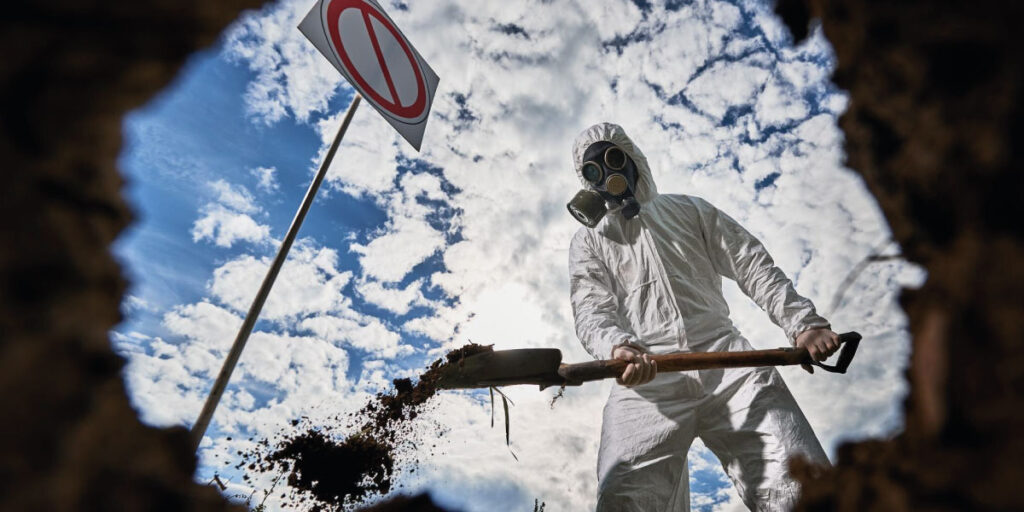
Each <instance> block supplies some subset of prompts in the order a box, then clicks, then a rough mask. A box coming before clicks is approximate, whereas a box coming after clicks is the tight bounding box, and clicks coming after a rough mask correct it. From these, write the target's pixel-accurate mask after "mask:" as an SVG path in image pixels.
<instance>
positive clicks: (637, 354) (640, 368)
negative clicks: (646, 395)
mask: <svg viewBox="0 0 1024 512" xmlns="http://www.w3.org/2000/svg"><path fill="white" fill-rule="evenodd" d="M612 359H622V360H623V361H626V362H628V363H630V364H628V365H626V371H624V372H622V376H621V377H619V378H617V379H615V381H616V382H618V383H619V384H621V385H623V386H626V387H633V386H639V385H641V384H647V383H648V382H650V381H651V380H652V379H654V376H655V375H657V373H658V363H657V361H654V360H652V359H651V357H650V356H648V355H647V354H644V353H642V352H641V351H640V350H638V349H636V348H634V347H631V346H629V345H619V346H617V347H615V348H614V349H612Z"/></svg>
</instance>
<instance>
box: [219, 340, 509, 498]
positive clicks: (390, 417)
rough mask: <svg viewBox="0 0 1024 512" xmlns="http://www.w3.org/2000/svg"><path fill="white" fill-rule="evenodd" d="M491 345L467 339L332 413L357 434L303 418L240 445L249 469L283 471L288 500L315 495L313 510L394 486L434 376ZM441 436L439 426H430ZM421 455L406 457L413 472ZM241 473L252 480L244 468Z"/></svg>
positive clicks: (431, 392)
mask: <svg viewBox="0 0 1024 512" xmlns="http://www.w3.org/2000/svg"><path fill="white" fill-rule="evenodd" d="M491 350H492V349H491V346H489V345H487V346H485V345H477V344H475V343H470V344H468V345H465V346H463V347H461V348H458V349H456V350H453V351H451V352H449V353H448V354H446V355H445V356H444V357H442V358H441V359H438V360H436V361H434V362H433V363H431V365H430V366H429V367H428V369H427V371H426V372H424V373H423V374H422V375H420V377H419V380H418V381H417V382H416V383H415V384H413V382H412V380H411V379H395V380H394V381H393V385H394V390H393V391H392V392H390V393H383V392H381V393H378V394H377V395H376V396H375V397H373V398H372V399H371V400H370V401H369V403H367V404H366V405H365V406H363V407H362V408H361V409H359V411H358V412H356V413H354V414H352V415H349V416H348V417H345V418H341V417H339V418H336V419H338V420H339V421H338V423H339V424H341V423H344V426H346V427H353V426H355V427H356V429H355V430H354V433H351V434H349V435H348V436H341V435H339V434H337V433H335V431H334V429H332V427H331V426H318V425H313V424H311V422H310V421H309V420H308V419H306V418H303V419H302V420H294V421H292V426H293V427H296V428H297V431H288V432H283V433H281V434H280V439H279V440H278V441H276V442H274V443H271V442H270V441H267V440H264V441H261V442H260V443H258V444H257V449H255V450H252V451H249V452H243V453H242V454H241V455H242V457H243V461H242V462H241V463H240V464H239V465H238V467H239V468H241V467H243V466H245V467H247V469H248V470H249V471H250V472H259V473H268V472H282V473H286V474H287V480H286V481H287V484H288V486H289V487H291V489H292V491H293V492H291V493H286V494H285V496H290V498H291V501H292V503H291V504H292V505H295V506H299V505H301V504H304V503H305V501H306V500H307V499H309V500H312V501H313V504H312V505H311V507H312V510H341V509H343V508H345V507H348V506H354V505H357V504H359V503H362V502H363V501H364V500H365V499H366V498H367V497H369V496H370V495H373V494H379V495H385V494H387V493H389V492H390V491H391V489H392V484H393V481H394V476H395V471H396V469H397V467H398V462H397V461H398V459H399V456H400V455H401V454H403V453H405V452H408V451H412V450H411V449H412V448H413V447H414V446H413V442H414V437H415V436H414V432H413V428H412V425H411V424H410V422H411V421H412V420H414V419H416V418H417V417H418V416H419V415H420V413H421V412H423V410H424V409H425V408H426V406H427V405H428V401H429V400H430V399H431V398H432V397H433V396H434V395H435V394H437V389H438V388H437V385H438V380H439V379H440V375H441V372H442V370H443V369H444V368H446V367H447V366H449V365H453V364H460V363H461V362H462V360H463V359H464V358H466V357H467V356H470V355H473V354H479V353H481V352H489V351H491ZM435 433H436V434H437V435H440V434H441V433H442V432H441V431H440V430H438V431H436V432H435ZM417 462H418V461H415V460H414V461H411V467H406V468H404V469H405V470H407V471H409V472H414V471H415V469H416V468H415V465H416V463H417ZM245 478H246V480H251V477H250V476H249V475H248V474H247V475H246V476H245Z"/></svg>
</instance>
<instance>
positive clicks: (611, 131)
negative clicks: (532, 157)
mask: <svg viewBox="0 0 1024 512" xmlns="http://www.w3.org/2000/svg"><path fill="white" fill-rule="evenodd" d="M573 161H574V164H575V168H576V171H577V174H578V175H579V177H580V179H581V180H582V182H583V184H584V187H585V188H584V190H582V191H580V193H579V194H577V197H576V198H573V201H571V202H570V203H569V205H568V206H569V210H570V212H572V213H573V215H574V216H575V217H576V218H577V219H578V220H580V221H581V222H584V224H588V225H592V227H583V228H580V230H579V231H578V232H577V233H576V234H575V236H574V237H573V239H572V244H571V246H570V249H569V272H570V292H571V300H572V309H573V314H574V316H575V323H576V333H577V335H578V337H579V339H580V341H581V342H582V344H583V346H584V347H585V348H586V349H587V351H588V352H590V354H591V355H593V356H594V357H595V358H597V359H608V358H620V359H624V360H626V361H629V362H630V363H631V364H629V365H628V366H627V369H626V372H625V373H624V374H623V376H622V378H621V379H620V380H619V385H613V387H612V391H611V394H610V396H609V397H608V402H607V404H606V405H605V409H604V420H603V426H602V431H601V446H600V450H599V453H598V463H597V466H598V503H597V510H598V511H616V512H628V511H645V512H649V511H686V510H689V505H690V496H689V477H688V471H687V464H686V454H687V451H688V450H689V448H690V445H691V444H692V442H693V439H694V438H695V437H700V438H701V440H702V441H703V442H704V444H705V445H706V446H707V447H708V448H709V449H710V450H711V451H712V452H714V454H715V455H716V456H717V457H718V459H719V460H720V461H721V463H722V466H723V467H724V469H725V472H726V473H727V474H728V475H729V478H730V479H731V480H732V482H733V484H734V485H735V486H736V490H737V492H738V493H739V495H740V496H741V497H742V499H743V501H744V503H745V504H746V505H747V506H748V507H749V508H750V509H751V510H757V511H762V510H764V511H776V510H779V511H781V510H789V509H790V508H791V507H792V505H793V503H794V501H795V500H796V498H797V495H798V491H799V489H798V487H797V484H796V483H795V482H794V481H793V480H792V478H791V477H790V476H789V473H788V467H787V463H788V462H787V461H788V459H789V458H790V457H791V456H794V455H798V454H799V455H802V456H803V457H805V458H807V459H809V460H810V461H812V462H814V463H817V464H822V465H825V464H828V463H829V461H828V458H827V457H826V455H825V452H824V451H823V450H822V448H821V444H820V443H819V441H818V439H817V438H816V437H815V435H814V432H813V431H812V430H811V427H810V425H809V424H808V422H807V419H806V418H805V417H804V415H803V413H802V412H801V411H800V408H799V406H798V405H797V403H796V401H795V400H794V399H793V396H792V394H790V392H789V389H788V388H787V387H786V384H785V383H784V382H783V381H782V378H781V376H780V375H779V373H778V371H776V369H775V368H773V367H763V368H737V369H714V370H700V371H691V372H673V373H668V372H666V373H657V368H656V365H655V364H653V363H652V362H651V360H650V359H649V356H648V354H664V353H670V352H711V351H738V350H752V349H753V347H752V346H751V345H750V343H749V342H748V341H747V340H746V339H744V338H743V336H742V335H741V334H740V333H739V331H738V330H737V329H736V328H735V327H734V326H733V324H732V322H731V321H730V319H729V308H728V306H727V305H726V301H725V299H724V298H723V296H722V280H721V277H722V276H725V277H727V278H730V279H733V280H735V281H736V283H737V284H738V285H739V287H740V289H742V290H743V292H744V293H746V294H747V295H748V296H749V297H750V298H751V299H753V300H754V302H756V303H757V304H758V305H759V306H760V307H761V308H762V309H764V310H765V311H766V312H767V313H768V315H769V316H770V317H771V320H772V321H773V322H775V323H776V324H777V325H779V326H780V327H782V329H783V330H784V331H785V332H786V335H787V336H788V337H789V339H790V340H791V341H792V342H793V343H794V344H795V345H797V346H803V347H806V348H807V349H808V351H809V352H810V353H811V356H812V357H813V358H814V359H815V360H818V361H823V360H825V359H826V358H827V357H828V356H829V355H831V354H832V353H833V352H835V351H836V350H837V349H838V348H839V341H838V336H837V335H836V334H835V333H834V332H832V331H831V329H830V326H829V323H828V322H827V321H826V320H825V319H824V318H822V317H821V316H819V315H818V314H817V313H816V312H815V309H814V305H813V304H811V302H810V301H809V300H807V299H806V298H803V297H801V296H800V295H798V294H797V293H796V291H795V290H794V288H793V284H792V282H791V281H790V280H789V279H788V278H786V276H785V275H784V274H783V272H782V271H781V270H779V269H778V268H777V267H776V266H775V264H774V262H773V261H772V259H771V257H770V256H769V255H768V252H767V251H766V250H765V248H764V246H763V245H762V244H761V243H760V242H759V241H758V240H757V239H756V238H755V237H754V236H753V235H751V234H750V233H748V232H747V231H746V230H745V229H743V228H742V227H741V226H740V225H739V224H738V223H737V222H736V221H735V220H733V219H732V218H730V217H729V216H728V215H726V214H725V213H723V212H721V211H720V210H718V209H717V208H715V207H714V206H712V205H711V204H710V203H708V202H707V201H705V200H703V199H701V198H698V197H694V196H688V195H678V194H658V191H657V188H656V187H655V185H654V180H653V179H652V177H651V171H650V168H649V167H648V165H647V159H646V158H645V157H644V155H643V153H641V152H640V150H639V149H638V148H637V146H636V145H635V144H633V142H632V141H631V140H630V139H629V137H627V136H626V134H625V132H624V131H623V129H622V128H621V127H619V126H617V125H614V124H609V123H602V124H598V125H595V126H592V127H590V128H588V129H587V130H585V131H584V132H583V133H582V134H580V136H579V138H578V139H577V140H576V142H575V145H574V147H573ZM587 194H589V195H590V198H591V199H590V202H589V203H588V202H587V200H585V199H584V200H579V199H580V196H581V195H587ZM608 206H611V208H610V209H608V211H607V212H606V214H604V213H605V212H604V210H603V209H607V207H608ZM602 214H604V215H603V218H602V217H601V215H602ZM805 369H807V370H808V371H810V366H805Z"/></svg>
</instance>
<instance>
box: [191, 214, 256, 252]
mask: <svg viewBox="0 0 1024 512" xmlns="http://www.w3.org/2000/svg"><path fill="white" fill-rule="evenodd" d="M269 240H270V226H267V225H264V224H260V223H258V222H256V221H255V220H254V219H253V218H252V217H250V216H248V215H246V214H244V213H238V212H234V211H231V210H229V209H227V208H224V207H223V206H220V205H210V206H208V207H207V208H205V209H204V211H203V216H202V217H200V218H198V219H196V221H195V222H194V223H193V224H192V241H194V242H200V241H210V242H213V243H214V244H215V245H217V246H218V247H228V248H230V247H232V246H233V245H234V244H235V243H236V242H249V243H254V244H256V243H263V242H267V241H269Z"/></svg>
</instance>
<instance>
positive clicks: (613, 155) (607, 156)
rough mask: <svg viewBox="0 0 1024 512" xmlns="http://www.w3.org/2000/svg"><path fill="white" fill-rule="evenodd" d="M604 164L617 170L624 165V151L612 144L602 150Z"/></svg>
mask: <svg viewBox="0 0 1024 512" xmlns="http://www.w3.org/2000/svg"><path fill="white" fill-rule="evenodd" d="M604 164H605V165H607V166H608V168H609V169H613V170H616V171H618V170H619V169H622V168H623V167H625V166H626V153H625V152H624V151H622V150H621V149H619V148H618V146H612V147H610V148H608V149H606V150H605V152H604Z"/></svg>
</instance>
